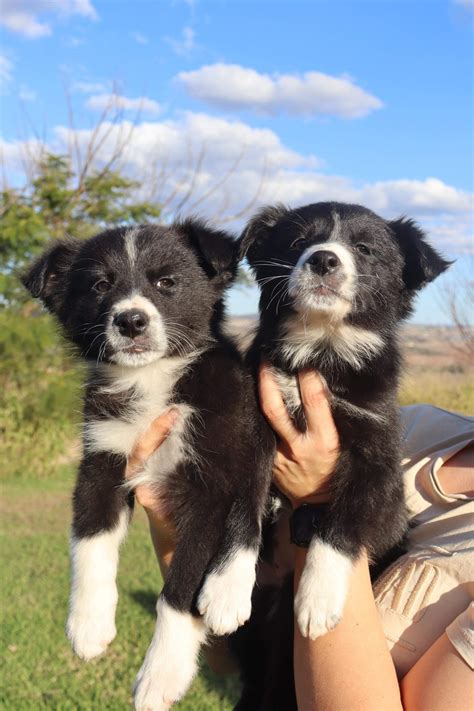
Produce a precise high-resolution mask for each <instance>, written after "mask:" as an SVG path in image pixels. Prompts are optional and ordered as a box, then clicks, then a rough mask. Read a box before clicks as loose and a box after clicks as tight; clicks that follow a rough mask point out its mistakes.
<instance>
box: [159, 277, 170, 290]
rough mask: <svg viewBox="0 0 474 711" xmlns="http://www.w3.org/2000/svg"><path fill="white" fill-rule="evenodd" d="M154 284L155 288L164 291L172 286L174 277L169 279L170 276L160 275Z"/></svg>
mask: <svg viewBox="0 0 474 711" xmlns="http://www.w3.org/2000/svg"><path fill="white" fill-rule="evenodd" d="M155 286H156V288H157V289H161V290H162V291H166V290H167V289H171V287H172V286H174V279H171V277H162V278H161V279H158V281H156V282H155Z"/></svg>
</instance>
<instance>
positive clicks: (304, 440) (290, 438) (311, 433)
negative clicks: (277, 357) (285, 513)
mask: <svg viewBox="0 0 474 711" xmlns="http://www.w3.org/2000/svg"><path fill="white" fill-rule="evenodd" d="M298 381H299V386H300V392H301V399H302V403H303V408H304V412H305V417H306V423H307V430H306V432H300V431H299V430H298V429H297V428H296V427H295V425H294V424H293V421H292V420H291V418H290V416H289V414H288V411H287V409H286V405H285V403H284V400H283V397H282V394H281V391H280V388H279V386H278V383H277V381H276V378H275V376H274V374H273V372H272V369H271V368H270V367H269V366H268V365H263V366H262V367H261V369H260V377H259V392H260V405H261V407H262V410H263V413H264V415H265V417H266V418H267V420H268V421H269V423H270V425H271V426H272V428H273V429H274V431H275V433H276V434H277V436H278V446H277V455H276V458H275V462H274V465H273V479H274V481H275V484H276V486H277V487H278V489H279V490H280V491H281V492H282V493H283V494H284V495H285V496H287V497H288V499H289V500H290V502H291V504H292V506H293V507H294V508H296V507H297V506H299V505H301V504H303V503H322V502H325V501H328V499H329V495H330V494H329V482H330V480H331V476H332V474H333V472H334V469H335V466H336V463H337V459H338V457H339V435H338V432H337V429H336V425H335V424H334V420H333V417H332V413H331V407H330V403H329V397H328V394H327V392H326V389H325V387H324V384H323V381H322V379H321V377H320V375H319V374H318V373H316V372H315V371H314V370H302V371H301V372H300V373H299V374H298Z"/></svg>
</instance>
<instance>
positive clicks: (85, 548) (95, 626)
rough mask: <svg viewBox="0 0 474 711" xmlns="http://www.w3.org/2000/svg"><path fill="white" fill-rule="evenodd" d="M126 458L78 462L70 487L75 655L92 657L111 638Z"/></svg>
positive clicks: (125, 508)
mask: <svg viewBox="0 0 474 711" xmlns="http://www.w3.org/2000/svg"><path fill="white" fill-rule="evenodd" d="M123 470H124V462H122V463H120V462H119V461H118V460H117V458H112V457H110V456H109V455H107V454H106V453H97V454H94V455H91V456H87V457H86V458H84V460H83V461H82V463H81V467H80V470H79V477H78V481H77V484H76V489H75V492H74V517H73V525H72V536H71V565H72V587H71V596H70V602H69V616H68V621H67V628H66V629H67V636H68V638H69V640H70V642H71V644H72V646H73V649H74V651H75V652H76V654H77V655H78V656H79V657H81V658H82V659H86V660H88V659H92V658H93V657H96V656H98V655H99V654H102V652H104V651H105V649H106V648H107V645H108V644H109V643H110V642H111V641H112V640H113V639H114V637H115V634H116V630H115V609H116V606H117V599H118V594H117V587H116V583H115V578H116V574H117V566H118V555H119V546H120V543H121V542H122V540H123V539H124V538H125V535H126V532H127V527H128V522H129V519H130V515H131V503H130V502H131V501H132V499H131V498H130V496H129V495H128V494H127V492H125V491H124V490H123V489H121V487H120V485H121V483H122V481H123Z"/></svg>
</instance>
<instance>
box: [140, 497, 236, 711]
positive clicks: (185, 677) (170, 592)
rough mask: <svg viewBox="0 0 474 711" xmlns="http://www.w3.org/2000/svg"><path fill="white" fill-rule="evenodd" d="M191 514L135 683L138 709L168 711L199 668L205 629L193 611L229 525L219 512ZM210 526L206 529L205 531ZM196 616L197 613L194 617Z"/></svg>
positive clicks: (185, 526) (177, 548)
mask: <svg viewBox="0 0 474 711" xmlns="http://www.w3.org/2000/svg"><path fill="white" fill-rule="evenodd" d="M217 509H218V507H216V510H215V511H211V510H208V511H203V510H201V511H200V512H199V517H197V516H195V517H194V519H193V517H192V513H189V516H188V518H187V521H186V523H185V524H184V526H183V527H182V528H181V529H180V530H179V540H178V543H177V546H176V550H175V552H174V555H173V562H172V564H171V567H170V570H169V573H168V577H167V579H166V583H165V586H164V588H163V591H162V593H161V595H160V597H159V598H158V603H157V606H156V611H157V618H156V627H155V632H154V635H153V639H152V642H151V644H150V646H149V648H148V651H147V653H146V656H145V659H144V662H143V664H142V667H141V669H140V671H139V673H138V676H137V678H136V680H135V684H134V690H133V695H134V702H135V708H136V709H137V711H165V709H169V707H170V706H171V705H172V704H173V703H174V702H176V701H178V700H179V699H180V698H182V696H184V694H185V693H186V691H187V689H188V688H189V686H190V684H191V682H192V680H193V678H194V676H195V675H196V673H197V670H198V654H199V649H200V647H201V645H202V643H203V642H204V640H205V638H206V631H207V630H206V626H205V624H204V622H203V620H202V619H201V618H200V617H199V616H198V615H197V614H196V613H195V612H194V610H195V598H196V592H197V590H198V589H199V586H200V585H201V582H202V579H203V576H204V574H205V571H206V568H207V567H208V566H209V562H210V560H211V559H212V557H213V556H214V555H215V551H216V549H217V546H218V541H219V538H220V536H221V535H222V530H223V526H224V521H223V520H222V516H221V517H220V520H219V512H218V511H217ZM204 527H205V528H204ZM193 613H194V614H193Z"/></svg>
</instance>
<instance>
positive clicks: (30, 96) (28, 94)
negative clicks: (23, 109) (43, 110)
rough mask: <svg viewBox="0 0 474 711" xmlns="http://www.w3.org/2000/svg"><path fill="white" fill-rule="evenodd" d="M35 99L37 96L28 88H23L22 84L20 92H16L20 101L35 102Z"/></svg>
mask: <svg viewBox="0 0 474 711" xmlns="http://www.w3.org/2000/svg"><path fill="white" fill-rule="evenodd" d="M37 97H38V94H37V92H36V91H34V90H33V89H30V88H29V87H27V86H25V84H22V85H21V86H20V90H19V92H18V98H19V99H20V100H21V101H36V99H37Z"/></svg>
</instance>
